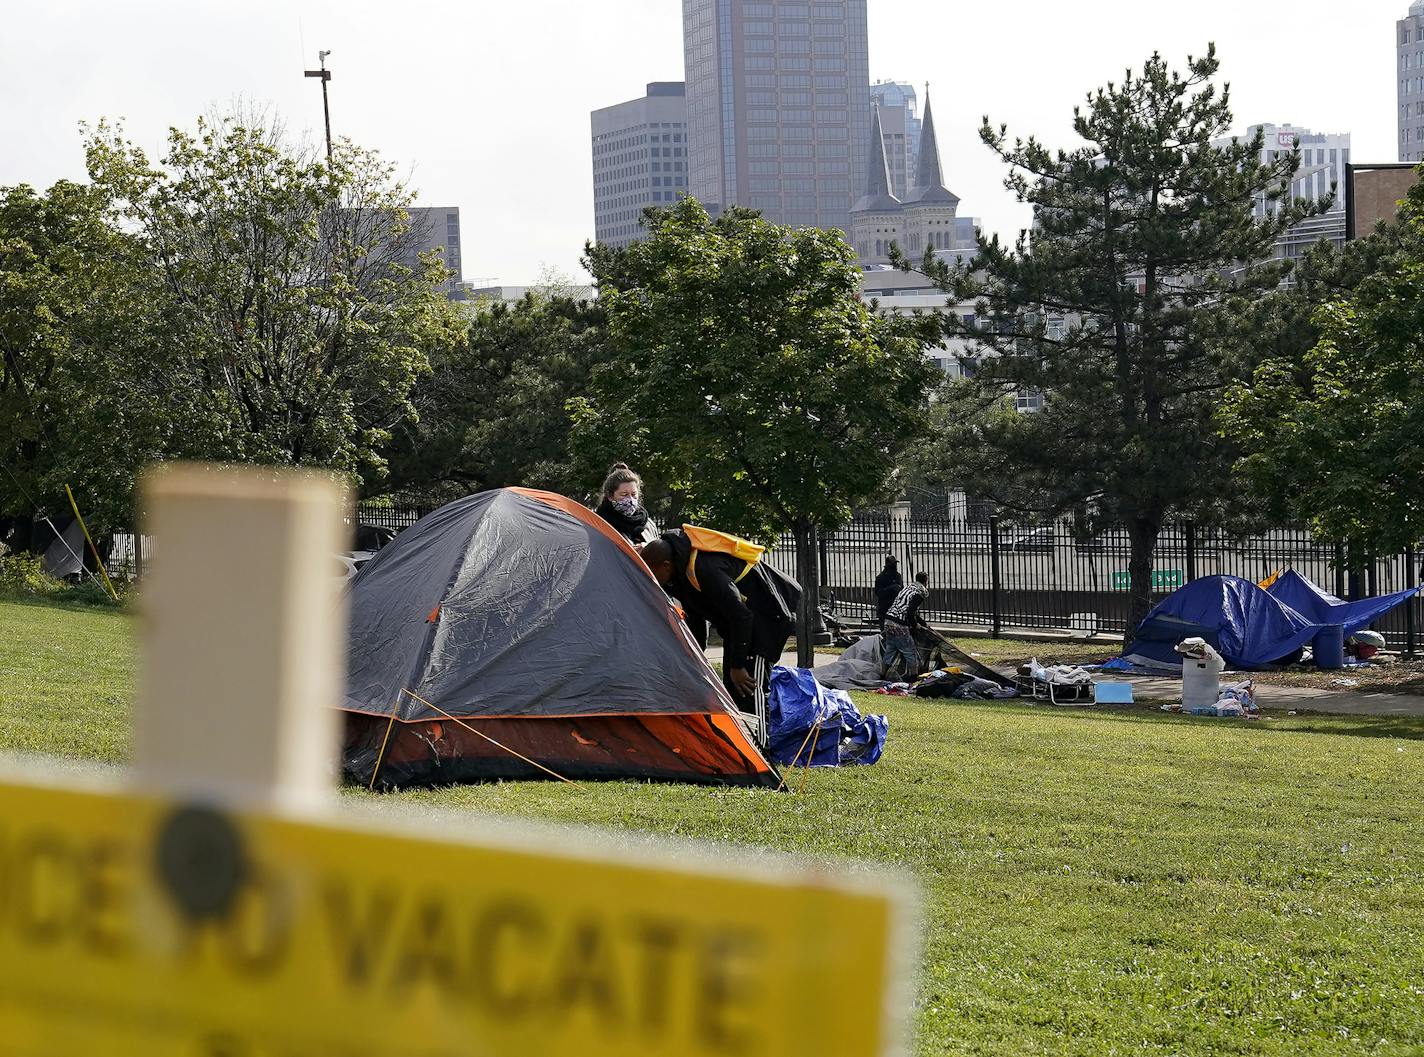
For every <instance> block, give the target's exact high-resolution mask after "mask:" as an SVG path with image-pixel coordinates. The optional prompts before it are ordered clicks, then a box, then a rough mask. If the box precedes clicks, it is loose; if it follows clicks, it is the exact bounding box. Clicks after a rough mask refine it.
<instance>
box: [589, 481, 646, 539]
mask: <svg viewBox="0 0 1424 1057" xmlns="http://www.w3.org/2000/svg"><path fill="white" fill-rule="evenodd" d="M595 513H596V514H598V516H599V517H601V518H603V520H604V521H606V522H608V523H609V524H610V525H612V526H613V527H614V529H615V530H617V531H618V533H619V534H620V535H622V536H624V537H625V538H626V539H627V540H628V542H629V543H632V544H634V545H635V546H636V545H637V544H639V543H642V542H644V541H645V540H646V539H649V538H651V535H655V534H656V532H655V531H654V532H653V533H651V534H650V533H649V524H648V512H647V511H646V510H644V509H643V479H642V478H641V477H639V476H638V475H637V474H636V473H634V472H633V471H632V470H630V469H628V464H627V463H623V462H617V463H614V464H613V469H611V470H609V471H608V476H607V478H605V479H604V482H603V500H602V501H601V502H600V503H599V504H598V507H597V509H596V510H595Z"/></svg>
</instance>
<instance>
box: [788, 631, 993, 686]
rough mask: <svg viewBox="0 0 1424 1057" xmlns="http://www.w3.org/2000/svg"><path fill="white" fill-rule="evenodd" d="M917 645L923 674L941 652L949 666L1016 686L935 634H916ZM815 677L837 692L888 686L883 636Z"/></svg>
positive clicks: (866, 641) (848, 653) (861, 645)
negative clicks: (882, 673)
mask: <svg viewBox="0 0 1424 1057" xmlns="http://www.w3.org/2000/svg"><path fill="white" fill-rule="evenodd" d="M915 644H916V645H917V646H918V647H919V653H920V665H919V667H920V671H927V670H929V669H930V668H931V667H932V666H933V665H934V655H935V653H936V652H938V653H939V654H940V655H941V657H942V659H943V661H944V663H945V664H950V665H956V666H958V667H959V668H961V669H963V670H964V671H965V672H967V673H968V674H970V675H976V676H978V677H979V678H980V679H988V680H989V681H990V682H994V683H998V684H999V685H1000V686H1012V685H1013V680H1012V679H1009V678H1007V677H1005V676H1003V675H1001V674H999V673H998V672H996V671H994V669H992V668H990V667H988V666H987V665H984V664H981V663H979V662H978V661H976V660H975V659H974V658H973V657H971V656H969V654H967V653H965V652H964V651H963V650H961V649H960V648H959V647H958V646H956V645H954V643H952V642H950V641H949V640H948V639H945V638H942V637H940V636H939V635H938V634H936V633H935V632H924V631H919V632H916V633H915ZM815 675H816V681H817V682H818V683H820V684H821V685H822V686H829V687H832V688H833V689H836V690H874V689H875V688H876V687H877V686H884V685H885V680H883V679H881V678H880V636H879V635H867V636H865V638H863V639H861V640H860V641H859V642H856V643H854V644H853V645H851V646H849V647H848V648H847V649H846V651H845V652H844V653H842V654H841V655H840V656H839V657H838V658H836V659H835V660H834V661H832V662H831V663H830V664H823V665H821V666H820V667H819V668H817V669H816V671H815Z"/></svg>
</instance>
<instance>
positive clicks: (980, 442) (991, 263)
mask: <svg viewBox="0 0 1424 1057" xmlns="http://www.w3.org/2000/svg"><path fill="white" fill-rule="evenodd" d="M1218 68H1219V62H1218V60H1217V58H1216V51H1215V48H1214V47H1210V48H1209V49H1208V51H1207V54H1206V55H1205V57H1202V58H1191V57H1190V56H1189V57H1188V60H1187V73H1186V75H1185V76H1183V75H1181V74H1179V73H1177V72H1175V71H1173V70H1171V69H1169V67H1168V65H1167V63H1166V62H1165V61H1164V60H1163V59H1162V58H1161V57H1160V56H1159V55H1157V54H1154V55H1153V56H1152V58H1151V59H1149V60H1148V61H1147V62H1146V63H1145V64H1144V66H1143V69H1142V72H1141V74H1140V75H1134V74H1133V73H1132V72H1131V71H1128V72H1127V73H1126V74H1125V76H1124V78H1123V80H1122V81H1121V83H1118V84H1114V83H1109V84H1108V85H1107V86H1106V88H1102V89H1099V90H1097V91H1096V92H1093V93H1091V94H1090V95H1089V96H1088V97H1087V100H1086V105H1085V106H1080V107H1077V108H1075V109H1074V121H1073V128H1074V131H1075V132H1076V133H1077V135H1078V136H1079V138H1081V139H1082V140H1083V141H1084V144H1083V145H1082V146H1080V147H1077V148H1075V149H1072V150H1058V151H1053V150H1050V149H1049V148H1048V147H1046V146H1044V145H1043V144H1041V143H1040V142H1039V141H1038V140H1036V139H1033V138H1030V139H1028V140H1027V141H1023V140H1014V141H1013V142H1012V144H1010V142H1009V139H1008V134H1007V129H1006V127H1004V126H1000V127H998V128H994V127H993V126H992V125H991V124H990V123H989V120H988V118H987V117H986V118H985V121H984V124H983V127H982V128H981V130H980V137H981V138H982V140H983V141H984V143H985V144H986V145H987V146H988V147H989V148H990V149H991V150H993V151H994V153H995V154H997V155H998V156H999V157H1000V158H1001V159H1002V160H1003V161H1004V163H1005V164H1007V165H1008V166H1009V169H1010V172H1009V175H1008V177H1007V178H1006V180H1005V186H1007V187H1008V188H1009V189H1010V190H1011V191H1013V192H1014V193H1015V195H1016V196H1017V197H1018V199H1019V200H1020V201H1022V202H1025V203H1028V204H1029V205H1031V206H1032V207H1033V212H1034V227H1033V230H1032V232H1031V233H1030V232H1024V233H1022V234H1021V235H1020V237H1019V239H1018V241H1017V243H1016V245H1014V246H1013V247H1008V246H1006V245H1003V244H1001V243H1000V241H999V239H998V238H997V236H996V237H995V238H993V239H992V240H984V239H982V238H981V240H980V243H979V252H978V256H977V259H976V262H975V264H974V265H973V267H972V270H958V271H955V270H951V269H949V268H947V267H946V266H945V265H943V264H942V263H940V262H937V261H935V260H933V258H931V257H930V256H929V255H926V259H925V261H924V262H923V264H922V265H921V267H922V268H923V269H924V270H925V271H926V272H927V273H929V274H930V275H931V276H932V277H933V278H934V279H935V280H936V282H937V283H938V284H939V285H940V286H941V287H942V288H944V289H945V290H947V291H950V292H952V293H953V294H954V295H955V296H956V297H958V298H959V299H961V300H968V301H975V302H976V304H977V308H976V317H977V318H976V319H975V320H974V322H972V323H965V322H964V321H963V320H962V319H961V317H960V316H959V315H957V314H947V315H946V316H945V317H944V318H945V321H946V329H947V330H948V331H949V333H950V334H951V335H955V336H961V337H964V338H967V339H969V341H970V345H971V348H973V350H974V353H975V355H974V359H975V364H974V372H973V376H972V377H971V378H969V379H966V380H964V381H962V382H959V383H955V384H952V385H950V386H949V387H948V389H947V391H946V393H945V398H944V400H943V401H942V403H941V405H940V408H939V411H940V415H941V422H942V423H943V430H942V433H941V436H940V442H939V444H938V447H937V451H938V453H939V458H938V461H939V469H940V470H941V471H942V472H944V473H945V474H946V475H947V476H948V477H949V478H951V479H953V480H956V481H957V482H959V483H961V484H963V485H965V486H967V487H969V488H971V489H972V490H974V491H977V492H980V493H982V494H985V495H987V496H989V497H991V498H995V499H997V500H999V501H1000V502H1001V503H1004V504H1006V505H1008V506H1009V507H1011V508H1017V509H1019V510H1021V511H1025V512H1033V513H1036V514H1056V513H1061V512H1064V511H1075V512H1082V513H1085V514H1086V515H1087V516H1088V517H1087V520H1088V521H1089V522H1090V523H1095V524H1099V525H1103V524H1113V525H1121V526H1124V527H1125V528H1126V529H1127V531H1128V533H1129V537H1130V540H1131V557H1130V561H1129V566H1128V567H1129V571H1130V575H1131V588H1130V590H1131V596H1132V597H1131V620H1132V622H1133V623H1132V626H1134V627H1135V626H1136V623H1137V622H1138V621H1140V619H1141V618H1142V617H1143V616H1144V615H1145V614H1146V611H1147V609H1148V608H1150V606H1151V602H1152V599H1151V584H1152V556H1153V551H1154V548H1155V546H1156V542H1157V538H1158V535H1159V533H1160V531H1161V529H1162V527H1163V525H1164V523H1165V522H1166V521H1167V520H1168V519H1169V517H1171V516H1172V515H1174V514H1176V513H1180V512H1183V511H1186V510H1191V509H1194V508H1198V507H1205V506H1208V505H1211V504H1212V503H1214V502H1216V501H1217V500H1218V499H1219V496H1220V494H1221V490H1222V489H1223V488H1224V487H1225V481H1226V480H1227V476H1228V474H1229V470H1230V466H1231V452H1230V451H1228V450H1227V449H1226V445H1224V444H1223V443H1222V441H1221V440H1220V439H1219V438H1218V436H1217V431H1216V428H1215V426H1214V423H1213V413H1214V411H1215V408H1216V404H1217V401H1218V399H1219V397H1220V395H1221V393H1222V391H1223V388H1224V386H1225V385H1226V384H1227V382H1228V381H1229V374H1228V371H1227V369H1226V368H1225V365H1224V362H1223V359H1222V357H1220V356H1218V355H1217V354H1216V353H1215V351H1214V350H1215V349H1216V348H1217V347H1218V345H1219V343H1220V339H1221V329H1222V327H1223V326H1224V325H1226V323H1225V322H1224V321H1227V320H1229V319H1231V318H1233V317H1234V316H1236V315H1239V311H1238V310H1237V308H1236V306H1237V305H1238V304H1239V303H1240V302H1241V301H1242V299H1249V298H1251V297H1254V296H1257V295H1259V294H1260V292H1262V291H1264V290H1267V289H1270V288H1272V287H1274V286H1275V285H1276V284H1277V283H1278V282H1279V280H1280V277H1281V275H1282V270H1283V267H1284V266H1283V265H1281V264H1279V263H1275V262H1272V261H1271V246H1272V243H1273V241H1274V240H1275V239H1276V237H1277V236H1278V235H1280V234H1281V233H1282V232H1284V231H1285V230H1286V229H1287V228H1289V227H1290V226H1291V225H1292V224H1293V223H1295V222H1296V221H1297V220H1299V219H1301V218H1302V217H1303V216H1306V215H1309V214H1311V213H1314V212H1318V211H1319V209H1320V208H1321V206H1320V205H1318V204H1308V203H1305V202H1302V201H1292V200H1290V199H1289V197H1288V191H1289V179H1290V176H1291V175H1292V174H1293V173H1294V172H1295V170H1296V169H1297V167H1298V165H1299V151H1298V150H1290V151H1283V152H1280V153H1277V154H1273V155H1272V156H1271V158H1270V160H1269V161H1266V162H1262V160H1261V157H1262V148H1263V146H1264V144H1263V141H1262V136H1261V133H1260V131H1259V130H1258V131H1257V133H1256V135H1254V136H1253V137H1251V138H1249V139H1240V138H1236V139H1233V140H1231V141H1230V143H1229V144H1228V145H1226V146H1224V147H1217V146H1213V145H1212V140H1213V139H1218V138H1220V137H1222V136H1224V135H1225V134H1226V133H1227V132H1228V131H1229V127H1230V123H1231V108H1230V104H1229V97H1228V90H1227V89H1226V88H1225V87H1223V88H1221V89H1220V90H1218V88H1217V87H1216V85H1215V84H1214V81H1213V79H1214V78H1215V76H1216V74H1217V71H1218ZM1257 203H1264V215H1256V213H1257V209H1256V205H1257ZM902 263H903V262H902ZM1019 393H1034V394H1041V395H1042V398H1043V402H1042V407H1041V409H1040V410H1038V411H1037V412H1036V413H1028V414H1020V413H1017V412H1016V411H1015V410H1014V399H1013V398H1014V396H1015V394H1019Z"/></svg>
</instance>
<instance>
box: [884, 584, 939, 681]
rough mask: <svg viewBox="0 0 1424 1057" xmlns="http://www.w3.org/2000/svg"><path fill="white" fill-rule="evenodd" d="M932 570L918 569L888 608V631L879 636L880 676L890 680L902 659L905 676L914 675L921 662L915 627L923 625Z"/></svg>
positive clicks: (907, 677)
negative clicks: (912, 578)
mask: <svg viewBox="0 0 1424 1057" xmlns="http://www.w3.org/2000/svg"><path fill="white" fill-rule="evenodd" d="M929 583H930V574H929V573H927V572H918V573H916V574H915V578H914V580H912V581H910V583H908V584H906V585H905V586H904V587H903V588H901V589H900V593H899V594H898V595H896V596H895V601H893V602H891V603H890V608H889V609H887V610H886V611H885V631H884V633H883V634H882V635H881V636H880V678H881V679H883V680H885V681H886V682H889V681H890V673H891V671H892V670H893V669H894V667H895V665H896V663H897V662H903V665H904V672H903V676H902V677H903V678H904V679H906V680H909V679H913V678H914V677H915V675H916V674H917V669H918V668H919V665H920V657H919V651H918V650H917V649H916V648H915V628H917V627H921V626H923V625H924V618H923V617H921V616H920V606H921V605H923V604H924V601H925V599H926V598H928V597H929V593H930V592H929Z"/></svg>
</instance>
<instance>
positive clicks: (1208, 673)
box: [1182, 650, 1226, 712]
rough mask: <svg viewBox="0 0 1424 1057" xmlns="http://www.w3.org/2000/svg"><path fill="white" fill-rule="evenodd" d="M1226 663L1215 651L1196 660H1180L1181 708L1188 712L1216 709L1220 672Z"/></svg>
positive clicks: (1185, 658) (1190, 658) (1187, 658)
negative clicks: (1199, 709)
mask: <svg viewBox="0 0 1424 1057" xmlns="http://www.w3.org/2000/svg"><path fill="white" fill-rule="evenodd" d="M1225 667H1226V662H1225V661H1224V660H1222V659H1221V657H1220V656H1219V655H1218V654H1217V652H1216V651H1215V650H1212V651H1211V652H1210V653H1209V654H1208V655H1207V656H1206V657H1204V658H1202V659H1201V660H1197V659H1195V658H1192V657H1183V658H1182V708H1184V709H1186V710H1187V711H1188V712H1190V711H1192V710H1193V709H1197V708H1211V709H1213V710H1214V709H1215V708H1216V702H1217V700H1218V699H1219V698H1220V697H1221V672H1222V669H1224V668H1225Z"/></svg>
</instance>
